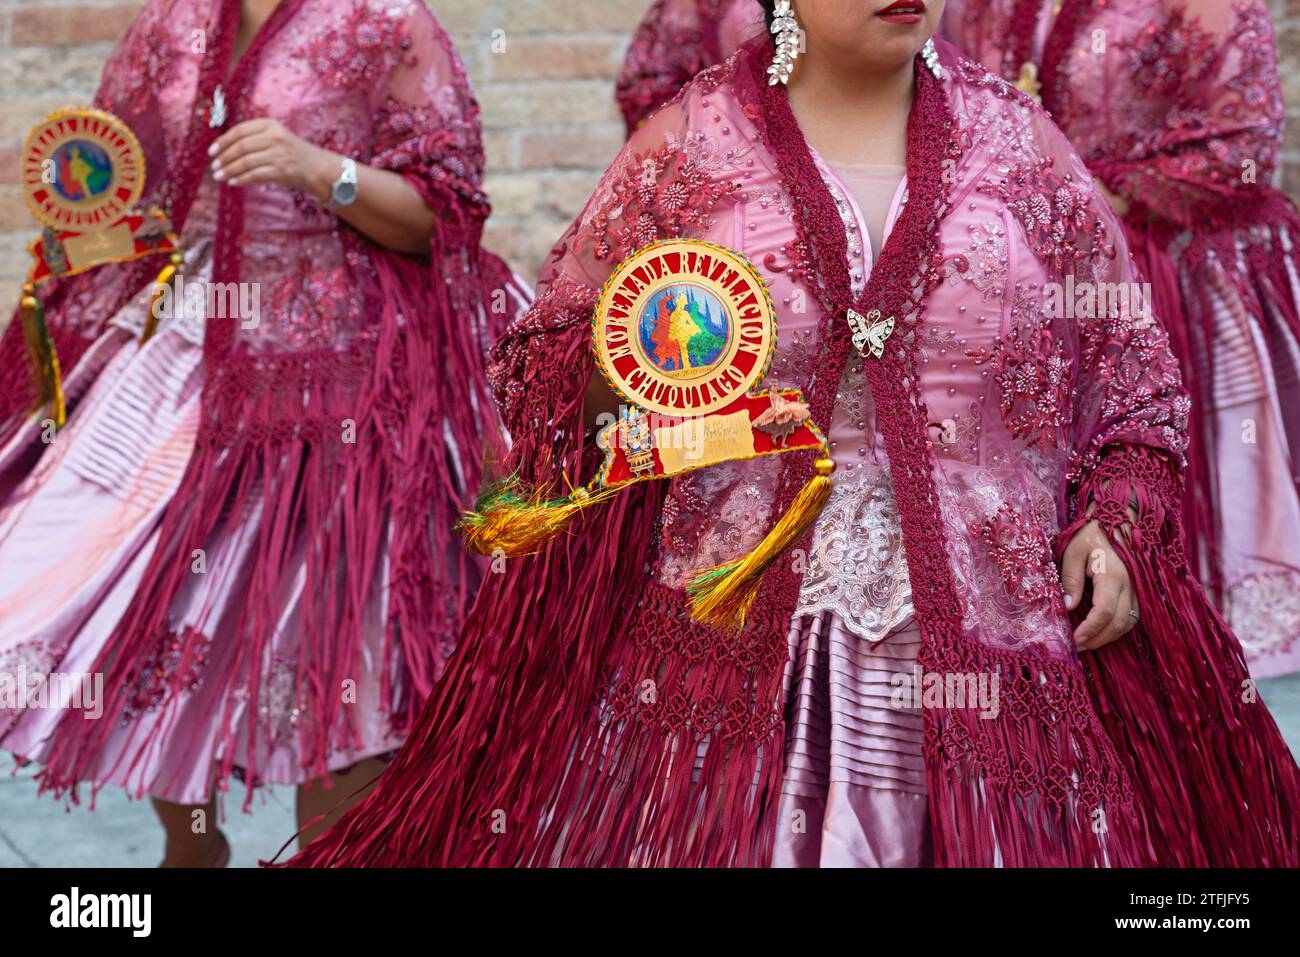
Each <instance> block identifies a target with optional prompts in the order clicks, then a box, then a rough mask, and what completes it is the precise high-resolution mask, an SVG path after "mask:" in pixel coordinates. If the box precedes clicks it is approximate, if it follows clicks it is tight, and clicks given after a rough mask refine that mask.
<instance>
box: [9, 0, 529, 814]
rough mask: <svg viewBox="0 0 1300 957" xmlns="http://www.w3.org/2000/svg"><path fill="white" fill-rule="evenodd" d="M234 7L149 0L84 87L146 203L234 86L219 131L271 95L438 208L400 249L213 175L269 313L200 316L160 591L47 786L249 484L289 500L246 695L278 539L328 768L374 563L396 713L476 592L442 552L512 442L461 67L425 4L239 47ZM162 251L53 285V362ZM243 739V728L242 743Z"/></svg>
mask: <svg viewBox="0 0 1300 957" xmlns="http://www.w3.org/2000/svg"><path fill="white" fill-rule="evenodd" d="M239 8H240V4H239V0H151V2H150V3H148V4H147V5H146V6H145V8H144V9H143V10H142V12H141V13H140V15H139V16H138V18H137V19H136V20H135V22H134V23H133V24H132V25H131V27H130V29H129V30H128V32H127V35H126V37H125V39H124V40H123V41H122V43H121V44H120V46H119V47H118V48H117V50H116V51H115V52H114V54H113V55H112V57H111V59H110V60H109V62H108V65H107V66H106V67H105V70H104V75H103V82H102V86H101V88H100V91H99V94H98V96H97V98H96V103H97V105H99V106H101V107H103V108H105V109H108V110H111V111H112V112H114V113H116V114H117V115H118V116H120V117H121V118H122V119H123V120H125V121H126V122H127V123H128V124H129V125H130V126H131V127H132V129H134V130H135V132H136V134H137V136H138V137H139V139H140V141H141V143H142V144H143V146H144V149H145V151H146V156H147V166H148V177H149V178H148V185H147V190H146V196H145V201H146V202H149V203H156V204H158V205H161V206H162V207H163V208H164V209H166V210H167V211H168V213H169V214H170V216H171V218H172V220H173V222H174V223H175V224H176V226H177V228H178V230H179V229H181V228H183V226H184V223H185V219H186V214H187V212H188V210H189V207H190V203H191V201H192V199H193V197H194V196H195V193H196V191H197V187H198V185H199V183H200V182H201V180H202V179H203V177H204V176H205V175H207V166H208V155H207V150H208V146H209V144H210V143H211V142H212V141H213V140H214V139H215V137H216V136H217V135H218V134H219V133H220V132H221V130H216V129H211V128H210V127H209V123H208V119H209V104H210V103H211V102H212V97H213V92H214V90H215V88H216V87H217V86H218V84H220V85H221V86H222V88H223V89H224V92H225V96H226V101H227V104H228V109H229V118H228V119H227V121H226V123H225V125H224V127H223V129H229V128H231V127H232V126H234V125H235V124H236V123H239V122H241V121H243V120H246V119H249V118H252V117H261V116H269V117H273V118H275V119H277V120H279V121H280V122H281V123H283V124H284V125H285V126H286V127H288V128H289V129H290V130H291V131H293V132H294V133H296V134H297V135H299V136H301V137H303V138H305V139H307V140H309V141H311V142H313V143H316V144H318V145H321V146H324V147H327V148H329V149H332V150H336V151H338V152H340V153H343V154H345V155H348V156H352V157H355V158H356V159H357V160H358V161H361V162H364V163H368V164H370V165H373V166H376V167H379V168H382V169H388V170H395V171H398V172H400V173H401V174H402V175H403V176H404V177H405V178H406V180H407V181H408V182H409V183H411V184H412V185H413V186H414V187H415V189H416V190H417V191H418V193H419V195H420V196H421V197H422V198H423V199H424V201H425V202H426V203H427V204H428V205H429V206H430V208H431V209H433V210H435V211H436V212H437V214H438V226H437V230H436V234H435V235H434V237H433V239H432V242H431V246H430V250H429V253H428V255H425V256H411V255H402V254H398V253H395V252H392V251H390V250H387V249H384V248H381V247H379V246H378V245H376V244H375V243H373V242H371V241H369V240H368V239H366V238H365V237H363V236H362V235H361V234H359V233H358V232H356V231H355V230H353V229H351V228H350V227H348V226H347V225H345V224H343V223H342V222H340V221H339V220H338V219H336V217H335V216H334V215H333V214H331V213H330V212H328V211H327V210H325V209H323V208H322V207H321V206H320V205H319V204H318V203H317V202H316V201H315V200H314V199H313V198H310V197H307V196H304V195H300V194H298V193H294V192H290V191H287V190H285V189H283V188H280V187H277V186H260V187H256V188H251V189H246V190H241V189H236V188H231V187H229V186H225V187H222V188H221V190H220V200H219V207H218V214H217V231H216V235H215V237H214V243H215V249H214V263H215V265H214V281H215V282H218V283H222V282H228V283H234V282H240V283H257V284H260V299H261V303H262V309H261V315H260V321H259V322H257V323H256V325H255V326H250V325H249V324H247V323H240V322H239V321H237V320H236V319H234V318H231V319H229V320H212V321H210V322H209V324H208V326H207V328H206V330H205V342H204V363H205V386H204V392H203V398H202V423H201V427H200V432H199V436H198V440H197V445H196V449H195V451H194V454H193V458H192V460H191V462H190V464H189V468H188V471H187V473H186V476H185V478H184V480H183V482H182V485H181V487H180V489H179V490H178V492H177V493H176V495H175V498H174V500H173V502H172V504H171V506H170V507H169V509H168V511H167V513H166V515H165V517H164V519H163V522H162V528H161V534H160V545H159V547H158V549H157V550H156V552H155V554H154V556H153V558H152V561H151V563H150V566H149V569H148V571H147V573H146V576H145V577H146V581H147V587H146V588H144V589H142V590H141V591H140V592H139V593H138V594H137V595H136V596H135V598H134V600H133V601H132V603H131V605H130V607H129V608H128V609H127V611H126V613H125V615H124V617H123V619H122V621H121V624H120V625H119V627H118V632H117V635H116V636H115V637H114V639H113V640H112V641H111V642H110V643H109V646H108V647H107V649H106V650H105V652H104V654H103V655H102V656H101V660H100V661H99V662H97V667H96V669H95V670H102V671H104V672H106V675H107V680H106V682H105V685H106V687H107V688H108V689H109V691H108V701H107V702H106V704H105V714H104V718H103V720H102V721H84V720H82V719H81V717H80V716H79V715H75V714H74V715H71V716H70V717H68V718H67V719H65V721H64V722H63V724H62V725H61V726H60V730H59V732H58V733H57V734H56V737H55V740H54V743H53V750H52V754H51V757H50V760H49V763H48V768H47V770H46V772H45V781H46V783H47V784H48V785H49V786H52V787H54V788H65V787H70V786H72V785H74V784H75V782H77V781H78V780H80V779H82V778H83V777H84V775H85V774H86V772H87V769H88V767H90V766H91V765H92V764H93V761H94V757H95V755H96V753H97V749H98V747H99V744H100V740H101V738H102V737H103V735H104V734H105V733H106V732H107V730H108V729H111V728H113V727H114V726H115V725H116V724H117V716H118V715H119V713H120V712H121V711H122V710H123V708H124V707H125V706H126V704H127V698H128V697H129V692H130V689H131V688H133V687H135V685H136V683H137V682H136V681H135V680H133V679H134V677H135V675H136V671H137V670H138V669H139V668H140V667H141V665H142V662H147V661H148V660H150V657H151V655H152V654H153V653H155V652H157V651H158V647H159V643H160V642H161V641H163V640H165V639H166V637H167V630H168V629H167V614H168V610H169V606H170V604H171V602H172V599H173V597H174V596H175V595H176V593H177V591H178V589H179V588H180V587H181V586H182V584H183V582H184V581H185V579H186V576H188V575H189V574H190V573H191V572H190V564H191V559H190V552H191V549H192V548H193V547H194V546H195V543H200V542H203V541H205V540H206V537H207V534H208V532H209V531H210V530H211V529H212V527H213V525H214V523H216V522H217V521H218V520H219V517H220V516H221V514H222V513H223V509H228V508H232V507H233V508H239V507H240V505H241V503H246V502H247V501H249V500H250V499H252V498H254V497H257V496H260V497H261V498H262V500H263V504H264V506H265V508H264V509H263V514H265V515H267V516H274V519H275V520H274V521H270V520H267V521H264V522H262V523H260V524H259V526H258V528H257V529H256V532H255V534H256V535H257V544H256V564H255V566H254V568H253V569H252V574H251V580H250V585H249V588H248V591H247V595H246V601H245V603H244V606H243V612H242V619H241V621H240V627H239V635H240V646H239V648H238V649H237V650H236V651H234V652H232V653H233V654H237V655H238V656H239V658H238V659H237V660H239V661H242V662H243V663H244V664H243V665H242V666H241V668H242V670H243V672H244V674H243V675H242V678H243V680H245V681H246V682H247V688H248V694H249V695H250V696H251V700H250V701H249V702H248V703H247V704H246V709H247V711H248V712H249V713H252V714H256V713H257V707H258V705H257V701H258V700H259V695H262V694H264V693H266V689H264V688H263V687H261V678H262V670H263V659H264V657H265V648H266V647H267V644H266V643H267V641H268V640H269V637H270V636H271V635H272V634H273V631H274V629H275V628H276V626H277V621H276V620H275V618H276V611H275V610H276V609H277V608H278V607H279V605H278V602H279V600H280V597H281V596H282V595H283V593H284V591H285V589H286V588H287V584H288V583H286V582H285V581H284V580H282V579H283V577H284V576H283V564H284V563H283V556H285V555H287V554H292V553H293V552H294V550H295V548H302V550H303V551H305V553H306V554H307V555H308V556H309V557H308V560H307V581H306V584H305V589H306V593H307V594H310V595H313V596H315V598H314V601H312V602H309V603H308V607H307V612H306V615H305V616H304V623H303V629H304V634H303V635H302V640H301V643H300V646H299V647H300V648H301V655H300V658H299V661H298V671H299V673H298V676H297V681H296V684H295V687H297V688H298V689H299V693H300V695H301V696H302V704H301V706H302V707H303V708H304V709H309V711H308V713H310V714H311V715H312V716H313V719H314V720H313V721H312V726H313V728H314V729H315V731H314V734H315V739H314V740H312V741H305V742H304V744H303V749H304V752H305V753H304V754H303V757H302V760H303V764H304V767H305V768H307V769H308V770H315V771H318V772H321V773H323V771H324V769H325V765H324V761H325V759H326V757H327V756H328V754H330V753H331V751H333V750H336V749H338V748H346V747H347V746H348V743H349V740H350V735H351V733H352V732H350V731H349V730H348V729H349V727H350V722H349V717H348V714H347V711H348V709H347V708H346V707H345V706H344V703H343V701H342V698H343V695H342V694H340V691H339V689H340V688H341V687H343V682H345V681H346V680H348V679H350V678H353V677H355V675H356V673H357V668H358V664H357V661H358V658H357V656H358V655H359V654H360V653H361V649H362V640H363V634H362V632H363V627H364V622H365V620H366V618H365V616H364V607H365V604H366V602H367V600H368V597H369V596H370V594H371V591H372V587H371V586H372V583H373V582H372V576H373V575H374V574H375V572H374V569H376V568H377V567H387V569H388V585H389V587H388V589H387V592H386V595H385V598H386V602H387V606H386V607H387V609H388V619H387V632H386V636H385V641H384V649H385V651H384V654H385V658H384V661H383V664H382V674H383V675H384V678H383V694H384V698H385V703H386V706H387V708H388V710H389V713H390V714H391V716H392V721H393V724H394V730H395V731H397V732H399V733H400V732H402V731H403V730H405V728H406V727H408V726H409V724H410V723H411V722H412V721H413V720H414V718H415V716H416V714H417V713H418V709H419V705H420V704H421V703H422V702H423V700H424V699H425V697H426V696H427V695H428V693H429V691H430V688H431V687H432V685H433V682H434V679H435V678H436V677H437V675H438V673H439V672H440V670H441V668H442V664H443V661H444V659H445V657H446V655H447V653H448V651H449V650H450V647H451V645H452V643H453V641H454V639H455V637H456V635H457V632H458V630H459V626H460V622H461V620H462V618H463V616H464V611H465V608H466V606H467V604H468V601H467V598H468V597H469V596H467V595H466V594H465V589H466V583H467V582H468V581H469V580H470V579H472V577H473V576H472V575H469V574H467V573H466V569H465V568H464V567H461V568H459V569H458V568H457V567H455V566H456V561H457V560H456V559H455V558H450V557H449V556H453V555H456V554H460V552H459V550H457V549H456V548H455V547H454V539H453V532H452V526H453V524H454V522H455V520H456V518H457V516H458V514H459V511H460V509H461V508H462V506H463V505H464V504H466V498H465V496H466V495H470V494H472V493H473V491H474V490H476V489H477V487H478V483H479V463H480V461H481V458H480V457H481V455H482V453H483V450H484V444H485V442H487V443H495V442H496V441H498V440H497V439H496V437H495V430H494V428H493V427H492V426H491V424H490V423H491V422H492V416H491V415H490V412H489V402H490V399H489V397H488V394H487V390H486V382H485V376H484V356H485V350H486V342H487V340H488V339H489V337H490V336H491V335H492V333H493V330H489V329H487V328H485V325H486V324H487V323H488V322H490V320H491V318H492V317H493V316H494V315H495V316H497V317H500V318H501V319H502V321H503V322H504V320H506V319H508V318H510V317H508V316H503V312H504V310H503V309H501V308H500V307H501V304H502V302H504V301H505V300H504V295H505V294H504V287H505V285H506V281H507V278H508V271H507V270H506V269H505V267H504V264H502V263H501V262H500V261H499V260H496V259H495V257H492V256H490V255H488V254H486V253H482V252H481V251H480V249H479V237H480V234H481V230H482V225H483V222H484V219H485V218H486V216H487V214H488V211H489V207H488V202H487V198H486V196H485V195H484V193H483V190H482V187H481V184H482V175H483V149H482V142H481V134H480V127H479V117H478V106H477V104H476V102H475V100H474V97H473V95H472V93H471V91H470V88H469V85H468V82H467V80H466V76H465V72H464V69H463V68H462V65H461V63H460V61H459V59H458V58H457V56H456V53H455V51H454V50H453V48H452V45H451V42H450V40H449V39H448V37H447V35H446V34H445V33H444V32H443V31H442V29H441V27H440V26H439V25H438V24H437V22H436V21H435V20H434V19H433V17H432V15H431V14H430V12H429V10H428V8H427V7H426V6H425V5H424V4H423V3H421V2H418V0H398V2H396V3H390V2H382V3H381V2H378V0H282V2H281V3H280V4H279V5H278V6H277V7H276V8H275V11H274V12H273V13H272V14H271V16H270V18H269V19H268V21H267V23H266V24H265V25H264V26H263V28H262V29H261V30H260V31H259V33H258V34H257V36H256V39H255V40H254V42H253V44H252V46H251V48H250V49H249V50H248V51H247V53H245V54H244V55H243V56H242V58H241V59H240V60H239V61H238V63H236V64H234V65H233V66H232V65H230V64H231V60H232V51H233V49H234V46H233V45H234V39H235V32H236V29H237V24H238V19H239ZM198 40H202V41H203V42H201V43H200V42H198ZM196 44H197V45H196ZM228 71H229V72H228ZM159 267H160V264H159V263H158V262H156V261H145V262H143V263H137V264H131V265H122V266H107V267H104V268H101V269H98V270H95V271H93V272H91V273H88V274H85V275H82V276H79V277H76V278H73V279H71V280H69V281H64V282H62V283H60V284H58V285H57V286H55V287H51V288H45V289H44V290H43V295H44V297H45V299H46V301H47V303H48V317H49V322H50V325H51V331H52V335H53V337H54V341H55V344H56V347H57V350H58V354H59V357H60V359H61V361H62V364H63V367H64V369H65V371H69V370H75V369H76V367H77V364H78V360H79V359H80V357H81V356H82V354H83V353H84V352H85V351H86V349H87V347H88V346H89V345H90V344H91V343H93V342H94V341H95V340H96V338H97V337H98V336H99V334H100V333H101V332H102V331H103V330H104V324H105V322H106V321H107V319H108V318H109V317H111V316H112V315H113V314H114V313H115V312H116V311H117V310H118V309H119V308H120V307H121V306H122V305H124V304H125V303H126V302H127V301H128V300H129V299H130V298H131V296H132V295H133V294H135V293H137V292H138V291H139V290H140V289H141V288H142V287H143V286H144V285H145V284H146V283H147V282H149V281H151V280H152V278H153V276H154V275H156V273H157V271H158V269H159ZM494 299H495V300H497V301H494ZM494 307H495V308H494ZM19 326H20V323H19V322H17V321H15V322H14V323H13V324H12V325H11V326H10V328H9V329H8V331H7V334H6V335H5V337H4V340H3V344H2V345H0V427H2V428H3V434H4V435H8V434H12V432H13V431H14V430H15V429H17V428H18V427H19V426H20V424H21V423H22V422H23V421H24V420H25V418H26V416H27V413H28V412H29V411H30V407H31V406H30V402H31V386H30V382H29V381H28V377H27V364H26V362H25V359H24V357H23V351H24V350H23V344H22V336H21V330H20V328H19ZM381 556H382V557H383V559H384V560H383V561H382V563H381V562H380V561H377V559H378V558H379V557H381ZM460 561H461V562H462V563H464V562H468V559H467V558H464V559H460ZM196 653H197V650H196V649H186V650H184V651H183V652H182V654H183V655H185V656H191V655H193V654H196ZM180 670H181V671H183V670H184V669H183V668H182V669H180ZM230 670H231V672H232V673H235V672H238V671H240V670H241V669H239V668H232V669H230ZM173 690H179V689H173ZM238 712H239V709H237V708H233V707H232V709H231V714H232V717H231V718H230V720H229V721H228V722H227V724H228V727H227V733H228V734H229V735H230V736H231V737H232V739H233V738H234V736H235V734H236V728H235V727H234V721H235V718H234V717H233V715H235V714H237V713H238ZM253 724H256V723H255V722H253ZM255 736H256V729H255V728H253V729H252V730H250V731H249V734H248V738H249V746H250V748H252V747H253V746H254V743H253V740H252V739H253V738H254V737H255ZM234 750H235V748H234V747H233V746H232V747H227V748H226V749H225V756H224V760H225V761H226V762H227V763H228V764H229V763H230V762H235V763H238V762H239V760H240V757H239V756H237V755H235V754H234V753H233V752H234ZM226 770H227V771H228V768H227V769H226Z"/></svg>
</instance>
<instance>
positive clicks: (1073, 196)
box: [979, 157, 1114, 276]
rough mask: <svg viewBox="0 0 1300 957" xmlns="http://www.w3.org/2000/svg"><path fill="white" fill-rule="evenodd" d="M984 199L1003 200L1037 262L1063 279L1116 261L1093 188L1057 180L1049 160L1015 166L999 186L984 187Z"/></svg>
mask: <svg viewBox="0 0 1300 957" xmlns="http://www.w3.org/2000/svg"><path fill="white" fill-rule="evenodd" d="M979 191H980V192H981V193H986V194H988V195H990V196H996V197H998V198H999V199H1001V200H1002V202H1004V203H1005V204H1006V206H1007V208H1008V209H1010V210H1011V212H1012V213H1014V214H1015V217H1016V219H1018V220H1020V225H1021V226H1023V227H1024V230H1025V235H1026V236H1027V237H1028V239H1029V243H1030V245H1031V246H1032V247H1033V249H1034V252H1035V253H1036V254H1037V255H1038V257H1039V258H1040V259H1041V260H1043V261H1044V262H1045V263H1047V264H1048V265H1049V266H1050V267H1051V270H1052V272H1054V273H1055V274H1056V275H1058V276H1064V275H1066V274H1067V273H1069V272H1072V271H1073V267H1074V266H1075V264H1077V263H1081V262H1084V261H1088V260H1093V259H1096V258H1097V257H1099V256H1101V255H1103V254H1104V255H1108V256H1113V255H1114V248H1113V247H1109V246H1108V244H1107V242H1106V240H1107V233H1106V226H1105V224H1104V223H1103V222H1102V221H1101V217H1099V216H1098V215H1097V213H1096V211H1095V210H1094V209H1093V208H1092V204H1091V201H1090V199H1091V184H1086V185H1085V186H1083V187H1080V186H1078V185H1076V184H1075V182H1074V177H1073V175H1072V174H1070V173H1066V174H1064V175H1061V174H1058V173H1057V172H1056V169H1055V167H1054V164H1053V162H1052V160H1051V158H1050V157H1045V158H1044V159H1042V160H1041V161H1040V162H1038V163H1037V164H1035V165H1031V166H1017V167H1015V168H1014V169H1012V170H1011V171H1010V172H1008V173H1007V175H1006V176H1005V177H1004V178H1003V179H1002V181H1001V182H1000V183H981V184H980V186H979Z"/></svg>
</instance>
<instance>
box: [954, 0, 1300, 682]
mask: <svg viewBox="0 0 1300 957" xmlns="http://www.w3.org/2000/svg"><path fill="white" fill-rule="evenodd" d="M944 29H945V31H946V35H947V36H948V38H949V39H950V40H952V41H953V42H954V43H955V44H956V45H957V46H959V47H961V48H962V49H963V50H964V51H965V52H966V53H968V54H969V55H971V56H973V57H975V58H977V59H979V60H981V61H983V62H984V64H985V65H986V66H988V68H989V69H991V70H994V71H996V72H999V73H1001V74H1002V76H1004V77H1006V78H1007V79H1009V80H1011V81H1012V82H1019V83H1020V85H1021V86H1022V87H1023V88H1024V89H1026V90H1027V91H1028V92H1031V93H1033V94H1034V95H1036V96H1040V97H1041V100H1042V103H1043V105H1044V106H1045V107H1046V108H1047V109H1048V110H1050V111H1051V114H1052V118H1053V119H1054V120H1055V121H1056V123H1057V124H1058V125H1059V126H1060V127H1061V129H1062V130H1063V131H1064V132H1065V134H1066V135H1067V136H1068V137H1069V138H1070V140H1071V142H1072V143H1073V144H1074V146H1075V148H1077V149H1078V150H1079V152H1080V154H1081V155H1082V156H1083V158H1084V161H1085V162H1086V163H1087V164H1088V168H1089V170H1090V171H1091V173H1092V175H1093V176H1094V177H1096V178H1097V180H1098V181H1099V183H1100V184H1101V186H1100V188H1101V189H1102V190H1103V192H1104V194H1105V195H1106V196H1107V198H1108V199H1109V200H1110V201H1111V202H1112V204H1113V205H1114V206H1115V208H1116V210H1117V211H1118V212H1119V213H1120V215H1121V217H1122V218H1123V221H1124V226H1125V229H1126V231H1127V233H1128V237H1129V245H1130V248H1131V249H1132V250H1133V253H1134V256H1135V258H1136V259H1137V261H1138V265H1139V268H1140V269H1141V271H1142V272H1143V273H1144V274H1145V276H1146V278H1147V279H1148V280H1149V281H1150V282H1151V284H1152V291H1153V294H1154V297H1155V306H1156V311H1157V314H1158V315H1159V316H1160V317H1161V319H1162V320H1163V322H1164V323H1165V325H1166V327H1167V328H1168V329H1169V332H1170V336H1171V344H1172V345H1173V347H1174V351H1175V354H1176V355H1177V356H1178V358H1179V361H1180V364H1181V365H1182V368H1183V374H1184V378H1185V381H1186V383H1187V387H1188V390H1189V392H1190V393H1191V395H1192V399H1193V401H1192V415H1193V418H1192V429H1191V439H1192V443H1191V447H1190V449H1189V451H1188V457H1189V461H1190V464H1191V468H1190V470H1189V473H1188V485H1189V495H1188V498H1187V512H1186V517H1187V525H1188V531H1189V544H1192V545H1194V546H1196V549H1197V552H1198V553H1199V554H1194V555H1193V556H1192V558H1193V567H1194V568H1196V569H1197V570H1198V572H1199V573H1200V575H1201V578H1202V581H1203V583H1204V584H1205V586H1206V589H1207V590H1208V591H1209V593H1210V594H1211V596H1212V597H1213V598H1214V600H1215V602H1216V603H1217V604H1218V606H1219V607H1220V608H1221V609H1222V611H1223V613H1224V615H1225V617H1226V618H1227V619H1228V621H1229V622H1230V623H1231V625H1232V627H1233V630H1234V631H1235V632H1236V633H1237V636H1238V637H1239V638H1240V639H1241V642H1242V644H1243V646H1244V647H1245V649H1246V657H1247V660H1248V661H1249V663H1250V670H1251V674H1252V675H1254V676H1255V677H1257V678H1262V677H1269V676H1271V675H1278V674H1284V673H1286V672H1291V671H1296V670H1297V669H1300V487H1298V486H1297V481H1298V479H1297V476H1300V272H1297V270H1298V269H1300V252H1297V250H1296V243H1297V240H1300V215H1297V212H1296V209H1295V207H1294V206H1293V205H1292V204H1291V202H1290V201H1289V200H1288V199H1287V198H1286V197H1285V196H1284V195H1283V194H1282V193H1280V192H1278V191H1277V190H1276V189H1273V188H1272V185H1271V184H1272V182H1273V178H1274V174H1275V173H1276V171H1277V165H1278V154H1279V151H1280V149H1281V145H1282V117H1283V108H1282V94H1281V85H1280V80H1279V77H1278V67H1277V53H1276V50H1275V47H1274V42H1273V24H1272V20H1271V18H1270V15H1269V10H1268V5H1267V4H1266V3H1265V2H1264V0H1109V2H1106V3H1101V2H1098V0H1063V2H1062V0H977V2H968V0H954V2H953V3H951V4H950V5H949V10H948V13H947V15H946V17H945V20H944Z"/></svg>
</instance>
